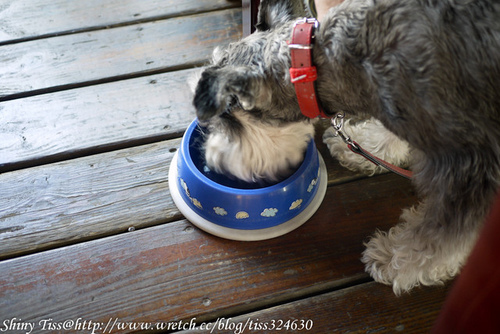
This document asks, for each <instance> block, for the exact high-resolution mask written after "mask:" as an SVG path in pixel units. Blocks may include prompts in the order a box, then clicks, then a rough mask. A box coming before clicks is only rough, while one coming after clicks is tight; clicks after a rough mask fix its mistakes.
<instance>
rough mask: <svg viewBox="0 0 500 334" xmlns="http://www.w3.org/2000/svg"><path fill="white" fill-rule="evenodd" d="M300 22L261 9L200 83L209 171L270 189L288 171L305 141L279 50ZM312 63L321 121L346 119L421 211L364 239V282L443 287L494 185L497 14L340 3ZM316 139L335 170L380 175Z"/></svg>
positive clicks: (307, 127) (452, 4)
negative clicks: (393, 168)
mask: <svg viewBox="0 0 500 334" xmlns="http://www.w3.org/2000/svg"><path fill="white" fill-rule="evenodd" d="M304 15H306V13H305V11H304V7H303V5H302V3H301V2H300V1H288V0H281V1H279V0H269V1H266V0H264V1H262V3H261V7H260V10H259V22H258V24H257V31H256V32H255V33H253V34H252V35H250V36H248V37H246V38H245V39H243V40H241V41H239V42H237V43H233V44H230V45H229V46H228V47H227V48H226V49H224V50H218V52H216V54H215V56H214V62H213V64H212V66H210V67H209V68H207V69H206V70H205V71H204V72H203V74H202V76H201V79H200V81H199V83H198V86H197V88H196V92H195V97H194V105H195V107H196V109H197V116H198V118H199V120H200V121H201V122H202V123H205V124H206V125H207V126H208V129H209V134H208V136H207V140H206V158H207V162H208V164H209V166H210V167H212V168H214V169H215V170H217V171H219V172H225V173H230V174H233V175H235V176H236V177H238V178H241V179H244V180H248V181H250V180H254V181H255V180H259V179H262V178H264V179H279V178H281V177H284V176H286V175H287V174H288V173H290V171H291V170H293V168H294V167H295V166H296V165H297V164H298V163H299V162H300V160H301V159H302V154H303V151H304V150H305V147H306V143H307V141H308V140H309V138H310V136H311V135H312V134H313V132H314V128H313V125H312V121H311V120H309V119H307V118H305V117H304V116H302V114H301V112H300V109H299V106H298V103H297V98H296V96H295V91H294V87H293V85H292V84H291V83H290V77H289V72H288V69H289V67H290V50H289V48H288V46H287V40H289V39H290V35H291V31H292V26H293V23H294V20H295V19H296V18H297V17H301V16H304ZM313 61H314V64H315V65H316V67H317V69H318V80H317V82H316V90H317V93H318V96H319V100H320V103H321V105H322V106H323V109H324V110H325V111H326V112H327V113H328V114H330V115H332V116H333V115H335V113H337V112H340V111H342V112H346V114H347V115H351V116H355V117H356V118H357V120H356V122H351V123H348V127H347V129H346V132H347V133H348V134H350V135H352V137H353V138H354V139H355V140H357V141H358V142H360V144H361V145H362V146H365V147H366V148H367V149H370V150H373V151H375V153H377V154H379V155H381V156H382V157H383V158H385V159H386V160H388V161H389V162H393V163H396V164H398V165H409V166H410V167H411V169H412V170H413V172H414V177H413V182H414V185H415V187H416V189H417V191H418V194H419V196H420V198H421V202H420V203H419V204H418V205H416V206H415V207H413V208H411V209H407V210H404V211H403V214H402V216H401V222H400V223H399V224H398V225H396V226H395V227H393V228H392V229H391V230H390V231H389V232H387V233H386V232H376V233H375V235H374V236H373V237H372V238H371V239H370V240H369V242H368V243H367V244H366V250H365V251H364V253H363V257H362V261H363V262H364V263H365V265H366V267H365V268H366V270H367V271H368V272H369V273H370V274H371V275H372V277H373V278H374V279H375V280H376V281H378V282H382V283H385V284H392V286H393V289H394V291H395V293H397V294H399V293H401V292H403V291H408V290H410V289H411V288H413V287H414V286H417V285H419V284H424V285H433V284H439V283H441V282H443V281H444V280H446V279H449V278H450V277H452V276H453V275H455V274H456V273H457V272H458V271H459V269H460V267H461V266H462V265H463V263H464V261H465V260H466V258H467V256H468V254H469V252H470V249H471V247H472V246H473V244H474V242H475V240H476V237H477V234H478V232H479V229H480V227H481V226H482V223H483V220H484V219H485V216H486V215H487V213H488V211H489V208H490V206H491V204H492V201H493V198H494V196H495V194H496V192H497V191H498V189H499V186H500V93H499V88H500V3H499V2H498V1H494V0H475V1H472V0H404V1H402V0H346V1H345V2H344V3H342V4H341V5H339V6H337V7H335V8H333V9H332V10H331V11H330V13H329V15H327V16H326V18H325V20H324V21H323V22H322V24H321V25H320V28H319V31H317V32H316V36H315V41H314V48H313ZM360 118H364V120H360ZM324 140H325V142H326V143H327V144H328V145H329V148H330V149H331V151H332V154H333V155H334V156H336V157H338V158H339V160H340V161H341V163H342V164H344V165H345V166H347V167H349V168H351V169H360V170H363V171H365V172H367V173H368V174H373V173H376V172H379V171H380V170H378V169H376V168H375V167H373V166H372V165H371V163H369V162H363V161H361V160H359V159H361V158H359V157H358V156H356V155H354V154H348V153H347V151H346V149H345V147H344V145H343V144H339V140H338V138H336V137H334V136H333V133H332V132H331V130H330V131H327V132H326V133H325V135H324ZM410 152H411V154H410Z"/></svg>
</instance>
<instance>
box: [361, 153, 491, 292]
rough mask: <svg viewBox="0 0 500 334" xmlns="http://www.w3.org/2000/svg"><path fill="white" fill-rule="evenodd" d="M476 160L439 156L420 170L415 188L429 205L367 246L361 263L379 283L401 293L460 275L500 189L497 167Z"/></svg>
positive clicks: (412, 212)
mask: <svg viewBox="0 0 500 334" xmlns="http://www.w3.org/2000/svg"><path fill="white" fill-rule="evenodd" d="M443 155H444V154H443ZM472 155H473V154H471V156H469V157H464V156H462V155H460V157H457V156H455V157H454V158H455V159H452V160H449V159H450V158H453V157H452V156H448V157H435V159H433V160H435V161H426V162H425V163H421V166H420V167H419V166H417V167H416V174H415V184H416V186H417V189H418V190H419V191H420V193H421V194H422V195H424V196H426V198H425V200H424V201H423V202H422V203H421V204H420V205H418V207H416V208H413V209H410V210H405V211H404V212H403V214H402V216H401V220H402V222H401V223H400V224H399V225H396V226H394V227H393V228H391V230H390V231H389V232H388V233H385V232H380V231H379V232H377V233H375V235H374V236H373V237H372V238H371V240H370V241H369V242H368V243H367V244H365V246H366V250H365V251H364V253H363V257H362V261H363V262H364V263H365V269H366V271H367V272H368V273H370V275H371V276H372V277H373V278H374V279H375V280H376V281H377V282H380V283H384V284H392V286H393V290H394V292H395V293H396V294H400V293H401V292H404V291H408V290H410V289H412V288H413V287H415V286H418V285H420V284H422V285H435V284H442V282H443V281H445V280H447V279H449V278H451V277H453V276H454V275H456V274H457V273H458V271H459V270H460V268H461V267H462V265H463V264H464V262H465V261H466V259H467V256H468V254H469V252H470V250H471V248H472V247H473V245H474V242H475V240H476V237H477V235H478V232H479V229H480V227H481V226H482V223H483V221H484V219H485V216H486V214H487V213H488V210H489V206H490V205H491V203H492V201H493V198H494V196H495V193H496V190H497V187H498V186H499V178H498V170H497V168H498V166H495V165H494V164H491V163H488V161H490V162H491V161H492V160H491V159H486V158H484V157H483V159H481V157H478V156H477V155H476V156H472ZM436 156H437V155H436ZM420 158H422V159H425V157H423V156H422V157H420ZM436 160H440V162H441V163H438V161H436ZM446 160H449V161H453V165H450V164H449V163H448V164H445V163H444V161H446ZM421 161H422V160H421ZM471 164H472V165H471ZM492 165H493V166H492Z"/></svg>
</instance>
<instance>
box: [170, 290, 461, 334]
mask: <svg viewBox="0 0 500 334" xmlns="http://www.w3.org/2000/svg"><path fill="white" fill-rule="evenodd" d="M450 286H451V284H449V283H448V284H447V285H446V286H443V287H424V288H419V289H416V290H414V291H413V292H412V293H411V294H404V295H402V296H401V297H396V296H395V295H394V293H393V292H392V289H391V288H390V287H387V286H383V285H380V284H377V283H375V282H370V283H364V284H360V285H356V286H354V287H350V288H346V289H342V290H339V291H335V292H330V293H325V294H322V295H319V296H315V297H311V298H306V299H302V300H298V301H295V302H292V303H288V304H284V305H279V306H276V307H272V308H269V309H264V310H261V311H257V312H253V313H250V314H246V315H242V316H238V317H235V318H230V319H228V318H224V319H219V322H218V323H215V322H212V323H210V324H209V325H208V326H209V328H212V327H215V328H216V329H217V330H216V332H217V333H219V334H234V331H235V329H236V328H237V327H236V326H239V327H238V328H239V329H242V328H243V327H244V326H245V324H247V327H246V330H245V331H242V333H251V332H252V330H250V328H254V331H255V332H260V331H259V330H255V329H256V328H259V327H260V328H261V331H262V329H264V326H267V331H269V332H273V333H274V332H284V333H289V332H293V333H296V332H303V333H307V332H309V333H429V332H430V329H431V328H432V326H433V324H434V322H435V321H436V319H437V316H438V314H439V311H440V310H441V307H442V305H443V302H444V300H445V298H446V296H447V294H448V291H449V290H450ZM250 326H251V327H250ZM207 332H208V331H207V330H201V329H199V328H198V329H195V330H185V331H181V332H178V333H179V334H181V333H182V334H194V333H207ZM262 332H265V330H264V331H262Z"/></svg>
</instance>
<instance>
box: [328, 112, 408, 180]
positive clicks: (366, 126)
mask: <svg viewBox="0 0 500 334" xmlns="http://www.w3.org/2000/svg"><path fill="white" fill-rule="evenodd" d="M344 131H345V133H346V134H347V135H349V136H351V138H352V139H353V140H355V141H356V142H357V143H359V144H360V145H361V146H362V147H363V148H364V149H366V150H367V151H369V152H371V153H373V154H375V155H376V156H378V157H379V158H381V159H383V160H385V161H387V162H388V163H391V164H393V165H396V166H399V167H406V166H407V165H408V164H409V146H408V143H407V142H405V141H404V140H401V139H399V138H398V137H397V136H396V135H394V134H393V133H392V132H390V131H389V130H387V129H386V128H384V126H383V125H382V123H380V122H379V121H377V120H375V119H370V120H367V121H364V122H360V123H356V124H352V123H351V122H350V121H349V120H348V121H346V122H345V123H344ZM323 142H324V143H325V144H326V145H327V146H328V149H329V150H330V154H331V155H332V156H333V157H334V158H336V159H337V160H338V161H339V162H340V164H341V165H342V166H343V167H346V168H347V169H349V170H352V171H355V172H362V173H364V174H367V175H374V174H378V173H382V172H385V171H387V170H386V169H385V168H383V167H380V166H377V165H375V164H374V163H372V162H370V161H369V160H367V159H365V158H364V157H362V156H361V155H359V154H356V153H353V152H352V151H351V150H350V149H349V148H348V147H347V145H346V144H345V143H344V142H343V140H342V139H341V138H340V137H338V136H336V134H335V130H334V129H333V127H330V128H328V129H327V130H326V131H325V133H324V134H323Z"/></svg>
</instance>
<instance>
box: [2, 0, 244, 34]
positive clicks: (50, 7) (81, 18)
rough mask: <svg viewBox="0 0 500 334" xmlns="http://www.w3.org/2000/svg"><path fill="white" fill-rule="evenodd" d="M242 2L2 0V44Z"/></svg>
mask: <svg viewBox="0 0 500 334" xmlns="http://www.w3.org/2000/svg"><path fill="white" fill-rule="evenodd" d="M239 5H240V4H239V3H238V2H237V1H236V2H235V1H228V0H184V1H176V0H166V1H158V0H125V1H124V0H108V1H106V2H103V1H100V0H90V1H65V0H17V1H11V0H2V1H0V21H1V22H2V24H1V26H0V43H3V44H5V43H7V42H12V41H16V40H26V39H31V38H36V37H39V36H45V35H51V34H57V33H59V34H60V33H65V32H73V31H77V30H88V29H95V28H96V27H109V26H114V25H117V24H122V25H123V24H126V23H127V24H130V23H133V22H138V21H145V20H155V19H159V18H166V17H174V16H183V15H187V14H193V13H199V12H203V11H209V10H216V9H223V8H230V7H235V6H239Z"/></svg>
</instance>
